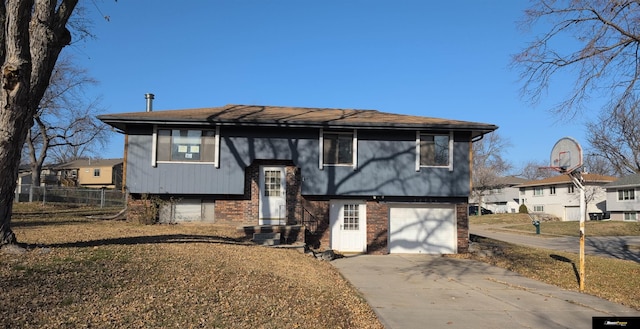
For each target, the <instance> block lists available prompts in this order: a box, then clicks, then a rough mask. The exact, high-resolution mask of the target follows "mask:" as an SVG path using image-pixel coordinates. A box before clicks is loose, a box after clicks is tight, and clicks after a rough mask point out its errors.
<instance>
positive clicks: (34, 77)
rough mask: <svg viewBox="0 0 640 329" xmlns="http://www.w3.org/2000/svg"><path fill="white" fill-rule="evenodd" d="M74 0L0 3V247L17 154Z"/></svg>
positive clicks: (66, 34) (9, 238)
mask: <svg viewBox="0 0 640 329" xmlns="http://www.w3.org/2000/svg"><path fill="white" fill-rule="evenodd" d="M77 3H78V0H5V1H2V2H0V21H1V23H2V27H3V28H2V30H1V33H0V60H1V61H2V72H1V74H2V80H1V83H2V88H0V109H1V111H0V171H1V172H3V173H4V174H3V175H0V246H2V245H5V244H9V243H15V242H16V238H15V234H14V233H13V231H12V230H11V212H12V208H13V200H14V190H15V188H16V184H17V183H16V180H17V175H18V165H19V163H20V153H21V150H22V147H23V145H24V142H25V139H26V137H27V133H28V131H29V129H30V128H31V126H32V125H33V117H34V115H35V114H36V113H37V111H38V106H39V104H40V100H41V99H42V96H43V95H44V93H45V91H46V89H47V86H48V85H49V81H50V80H51V74H52V72H53V69H54V67H55V63H56V61H57V60H58V56H59V55H60V52H61V51H62V49H63V48H64V47H65V46H67V45H68V44H69V43H70V42H71V32H70V31H69V30H68V29H67V27H66V25H67V23H68V22H69V18H70V17H71V15H72V13H73V11H74V9H75V7H76V5H77Z"/></svg>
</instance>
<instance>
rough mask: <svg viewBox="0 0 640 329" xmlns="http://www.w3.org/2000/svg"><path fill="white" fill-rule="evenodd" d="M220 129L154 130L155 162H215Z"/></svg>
mask: <svg viewBox="0 0 640 329" xmlns="http://www.w3.org/2000/svg"><path fill="white" fill-rule="evenodd" d="M218 136H219V130H218V129H217V128H216V130H211V129H187V128H172V129H165V128H160V129H156V130H155V131H154V138H155V141H154V146H155V152H154V155H155V158H154V159H153V162H154V163H153V165H154V166H155V162H182V163H214V164H217V162H218V161H217V160H218V139H219V137H218Z"/></svg>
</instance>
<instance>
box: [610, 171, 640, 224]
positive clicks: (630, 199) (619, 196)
mask: <svg viewBox="0 0 640 329" xmlns="http://www.w3.org/2000/svg"><path fill="white" fill-rule="evenodd" d="M604 188H605V189H606V191H607V211H608V212H609V213H610V214H611V220H624V221H640V215H639V214H640V198H639V193H640V173H639V174H633V175H628V176H625V177H622V178H620V179H618V180H616V181H614V182H611V183H609V184H607V185H605V186H604Z"/></svg>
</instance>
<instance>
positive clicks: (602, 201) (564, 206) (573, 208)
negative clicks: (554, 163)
mask: <svg viewBox="0 0 640 329" xmlns="http://www.w3.org/2000/svg"><path fill="white" fill-rule="evenodd" d="M582 178H583V186H584V189H585V197H586V201H587V213H604V212H605V211H607V205H606V193H605V189H604V187H603V186H604V185H605V184H607V183H610V182H612V181H614V180H616V178H615V177H611V176H602V175H596V174H582ZM517 187H518V188H519V189H520V204H525V205H526V206H527V208H528V209H529V212H531V213H545V214H550V215H553V216H555V217H558V218H560V219H561V220H563V221H577V220H580V191H579V190H578V188H577V187H575V186H574V184H573V182H572V181H571V178H570V177H569V176H568V175H558V176H553V177H549V178H545V179H541V180H535V181H529V182H526V183H524V184H521V185H518V186H517ZM587 219H588V218H587Z"/></svg>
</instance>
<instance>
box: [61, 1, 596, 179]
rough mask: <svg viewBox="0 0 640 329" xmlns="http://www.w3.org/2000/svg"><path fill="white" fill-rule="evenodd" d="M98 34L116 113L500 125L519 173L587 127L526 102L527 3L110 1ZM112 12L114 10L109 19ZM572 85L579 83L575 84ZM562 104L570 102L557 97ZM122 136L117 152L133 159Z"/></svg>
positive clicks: (95, 92) (95, 12)
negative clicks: (327, 116) (264, 112)
mask: <svg viewBox="0 0 640 329" xmlns="http://www.w3.org/2000/svg"><path fill="white" fill-rule="evenodd" d="M83 3H84V5H85V6H87V7H86V8H87V9H88V11H89V12H88V15H89V17H90V18H91V19H93V21H94V23H93V24H94V26H93V29H92V31H93V32H94V34H95V35H96V37H97V38H96V39H95V40H89V41H86V42H82V43H78V44H74V45H73V46H72V47H70V48H69V49H67V50H66V51H67V52H68V53H70V54H72V55H73V56H74V57H75V59H76V60H77V62H78V63H79V65H80V66H83V67H84V68H86V69H88V72H89V74H90V75H91V76H92V77H93V78H95V79H97V80H98V81H99V82H100V84H99V85H98V86H96V87H92V88H91V89H90V90H89V92H88V96H101V97H102V102H101V104H102V106H103V107H104V108H105V112H104V113H118V112H132V111H143V110H144V107H145V99H144V94H145V93H148V92H150V93H153V94H155V96H156V99H155V101H154V110H163V109H184V108H199V107H214V106H222V105H225V104H255V105H278V106H302V107H333V108H356V109H375V110H379V111H384V112H392V113H401V114H410V115H421V116H428V117H439V118H448V119H457V120H465V121H476V122H485V123H491V124H496V125H498V126H499V127H500V128H499V129H498V132H499V134H500V135H501V136H502V137H503V138H505V139H507V140H508V141H510V142H511V144H512V145H513V146H512V147H511V148H509V149H507V150H506V152H505V154H506V155H507V159H508V160H509V161H510V162H511V163H512V164H513V165H514V166H515V167H516V168H518V167H521V166H522V165H523V164H524V163H525V162H527V161H530V160H536V161H548V159H549V152H550V151H551V148H552V147H553V144H554V143H555V142H556V141H557V140H558V139H559V138H561V137H564V136H572V137H574V138H576V139H577V140H578V141H580V142H582V143H583V147H586V145H585V144H584V143H586V141H585V131H584V128H583V123H582V122H581V121H580V120H574V121H564V122H559V120H558V118H557V117H554V116H552V115H551V114H549V112H548V111H547V109H548V108H550V107H551V105H553V104H554V103H557V102H558V99H557V97H558V96H562V95H561V94H560V95H556V94H557V93H553V92H551V93H550V95H549V97H548V98H545V100H544V102H543V103H541V104H539V105H536V106H532V105H530V104H527V103H526V102H525V101H524V100H523V99H521V98H520V96H519V88H520V86H521V84H520V82H519V81H518V72H517V71H515V70H512V69H510V68H509V64H510V59H511V56H512V55H513V54H515V53H516V52H518V51H519V50H520V49H522V48H523V47H524V46H525V43H526V42H527V41H530V40H532V39H533V35H532V34H526V33H524V32H521V31H520V30H519V29H518V28H517V24H516V22H517V21H518V20H521V19H522V18H523V10H524V9H525V8H526V6H528V2H525V1H512V0H503V1H481V0H463V1H426V0H403V1H390V0H385V1H382V0H358V1H348V0H339V1H338V0H325V1H311V0H271V1H265V0H252V1H247V0H214V1H212V0H188V1H183V2H176V1H157V0H120V1H118V2H115V1H113V0H96V1H95V3H94V2H91V1H84V2H83ZM101 16H109V18H110V19H109V21H106V20H105V19H102V18H101ZM569 83H570V82H569ZM561 84H563V83H562V82H561V83H560V85H561ZM554 97H556V99H554ZM122 152H123V138H122V136H119V135H116V134H114V136H113V138H112V141H111V142H110V144H109V146H108V148H107V150H105V152H103V153H102V156H103V157H104V158H117V157H122V156H123V153H122Z"/></svg>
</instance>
